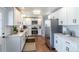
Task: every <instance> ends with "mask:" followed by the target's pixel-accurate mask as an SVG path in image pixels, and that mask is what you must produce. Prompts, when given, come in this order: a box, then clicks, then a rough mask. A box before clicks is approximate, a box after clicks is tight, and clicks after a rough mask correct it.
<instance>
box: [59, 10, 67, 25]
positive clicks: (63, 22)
mask: <svg viewBox="0 0 79 59" xmlns="http://www.w3.org/2000/svg"><path fill="white" fill-rule="evenodd" d="M58 12H59V13H58V19H59V25H67V14H66V13H67V12H66V8H61V9H60V10H58Z"/></svg>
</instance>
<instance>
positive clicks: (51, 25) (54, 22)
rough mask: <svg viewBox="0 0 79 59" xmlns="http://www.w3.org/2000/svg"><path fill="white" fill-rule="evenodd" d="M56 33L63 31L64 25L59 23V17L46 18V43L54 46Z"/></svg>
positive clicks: (50, 46) (51, 46)
mask: <svg viewBox="0 0 79 59" xmlns="http://www.w3.org/2000/svg"><path fill="white" fill-rule="evenodd" d="M54 33H62V26H61V25H58V19H48V20H45V38H46V45H47V46H48V47H49V48H50V49H52V48H54Z"/></svg>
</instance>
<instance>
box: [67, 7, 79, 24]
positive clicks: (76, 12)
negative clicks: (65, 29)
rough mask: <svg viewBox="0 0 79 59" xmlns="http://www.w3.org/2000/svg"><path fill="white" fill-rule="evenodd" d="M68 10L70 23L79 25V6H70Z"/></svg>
mask: <svg viewBox="0 0 79 59" xmlns="http://www.w3.org/2000/svg"><path fill="white" fill-rule="evenodd" d="M66 10H67V20H68V25H79V20H78V19H79V8H78V7H69V8H66Z"/></svg>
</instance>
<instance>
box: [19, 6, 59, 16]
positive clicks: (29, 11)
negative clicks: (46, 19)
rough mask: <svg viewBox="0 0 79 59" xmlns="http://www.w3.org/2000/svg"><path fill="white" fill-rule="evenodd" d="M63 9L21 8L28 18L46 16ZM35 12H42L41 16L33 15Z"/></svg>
mask: <svg viewBox="0 0 79 59" xmlns="http://www.w3.org/2000/svg"><path fill="white" fill-rule="evenodd" d="M59 8H61V7H19V9H20V11H21V12H22V13H23V14H25V15H26V16H45V15H48V14H50V13H52V12H54V11H56V10H57V9H59ZM33 10H40V14H37V15H36V14H33Z"/></svg>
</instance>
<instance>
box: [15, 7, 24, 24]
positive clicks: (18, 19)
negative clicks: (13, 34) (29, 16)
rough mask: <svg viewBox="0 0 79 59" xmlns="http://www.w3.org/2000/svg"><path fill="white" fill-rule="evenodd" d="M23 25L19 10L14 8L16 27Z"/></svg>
mask: <svg viewBox="0 0 79 59" xmlns="http://www.w3.org/2000/svg"><path fill="white" fill-rule="evenodd" d="M20 24H23V23H22V21H21V13H20V11H19V10H18V9H16V8H14V25H20Z"/></svg>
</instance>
